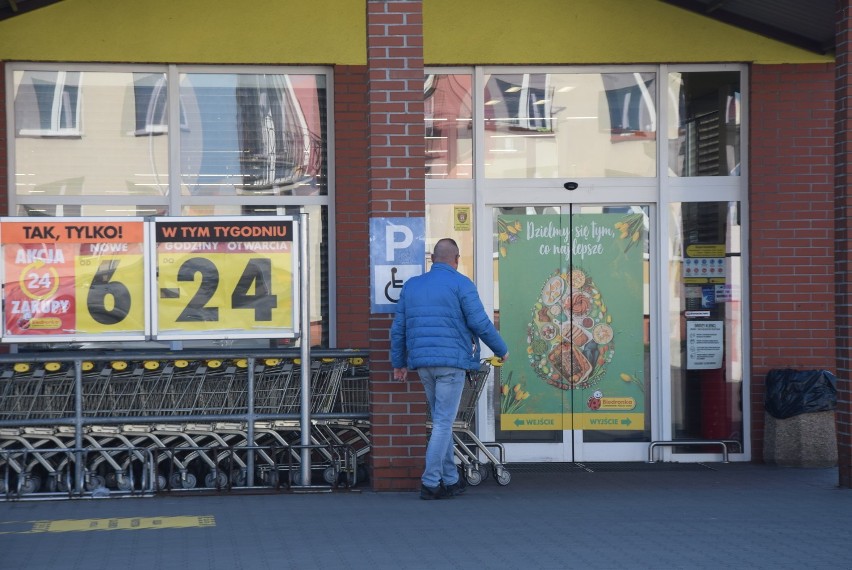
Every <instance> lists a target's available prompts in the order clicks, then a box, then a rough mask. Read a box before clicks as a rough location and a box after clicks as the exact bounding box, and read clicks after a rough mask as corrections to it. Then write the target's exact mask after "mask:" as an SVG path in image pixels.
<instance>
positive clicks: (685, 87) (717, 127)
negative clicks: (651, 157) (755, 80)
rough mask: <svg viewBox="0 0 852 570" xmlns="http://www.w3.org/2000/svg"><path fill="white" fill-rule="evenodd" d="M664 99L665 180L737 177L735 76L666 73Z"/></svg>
mask: <svg viewBox="0 0 852 570" xmlns="http://www.w3.org/2000/svg"><path fill="white" fill-rule="evenodd" d="M668 94H669V95H668V116H669V126H668V129H667V130H668V142H669V176H739V174H740V160H741V157H740V125H741V122H742V103H741V88H740V74H739V72H737V71H717V72H697V71H693V72H676V73H669V77H668Z"/></svg>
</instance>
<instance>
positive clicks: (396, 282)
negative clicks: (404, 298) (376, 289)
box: [385, 267, 402, 303]
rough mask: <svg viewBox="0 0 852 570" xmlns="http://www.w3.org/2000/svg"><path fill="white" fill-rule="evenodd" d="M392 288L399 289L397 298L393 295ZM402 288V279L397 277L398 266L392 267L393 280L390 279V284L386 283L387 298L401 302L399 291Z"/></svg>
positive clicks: (393, 301) (392, 301) (394, 301)
mask: <svg viewBox="0 0 852 570" xmlns="http://www.w3.org/2000/svg"><path fill="white" fill-rule="evenodd" d="M391 289H397V290H398V291H397V293H396V299H394V298H393V297H391V295H390V293H391ZM401 290H402V279H397V278H396V267H391V280H390V281H388V284H387V285H385V299H387V300H388V301H390V302H391V303H397V302H399V293H400V291H401Z"/></svg>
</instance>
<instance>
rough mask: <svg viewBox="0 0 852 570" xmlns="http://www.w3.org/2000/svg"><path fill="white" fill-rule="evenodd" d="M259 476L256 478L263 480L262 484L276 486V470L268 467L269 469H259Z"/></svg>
mask: <svg viewBox="0 0 852 570" xmlns="http://www.w3.org/2000/svg"><path fill="white" fill-rule="evenodd" d="M258 475H259V477H256V479H260V480H261V481H263V483H264V485H266V486H268V487H277V486H278V470H277V469H270V470H269V471H261V472H260V473H258Z"/></svg>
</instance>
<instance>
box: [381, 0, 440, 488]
mask: <svg viewBox="0 0 852 570" xmlns="http://www.w3.org/2000/svg"><path fill="white" fill-rule="evenodd" d="M367 67H368V74H369V79H368V81H369V82H368V85H369V90H368V98H369V187H370V199H369V203H368V204H369V205H368V208H369V216H370V217H383V218H384V217H388V218H390V217H394V218H395V217H423V216H424V214H425V174H426V161H425V158H424V157H425V145H424V139H423V137H424V134H425V130H424V120H423V16H422V3H421V2H420V0H410V1H409V0H405V1H392V0H391V1H386V0H368V2H367ZM391 317H392V315H388V314H377V315H372V316H371V318H370V320H369V326H370V339H369V347H370V374H371V378H370V381H371V387H372V403H371V406H372V407H371V419H372V422H373V423H372V429H373V451H372V453H371V455H372V473H371V477H372V479H371V480H372V485H373V488H374V489H377V490H390V489H415V488H417V487H418V485H419V477H420V475H421V473H422V471H423V454H424V451H425V443H426V430H425V421H426V408H425V400H424V398H423V394H422V388H421V387H420V383H419V382H417V381H416V378H415V379H410V380H409V381H408V382H407V383H400V382H395V381H394V380H393V374H392V369H391V365H390V360H389V358H390V355H389V349H390V341H389V330H390V324H391V320H392V318H391Z"/></svg>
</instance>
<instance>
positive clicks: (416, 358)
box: [391, 263, 509, 370]
mask: <svg viewBox="0 0 852 570" xmlns="http://www.w3.org/2000/svg"><path fill="white" fill-rule="evenodd" d="M479 339H482V340H483V342H485V344H487V345H488V348H490V349H491V350H492V351H494V354H496V355H497V356H505V354H506V353H507V352H508V351H509V349H508V347H507V346H506V343H505V342H504V341H503V339H502V338H501V337H500V333H498V332H497V329H495V328H494V325H493V324H492V323H491V320H490V319H489V318H488V314H487V313H486V312H485V308H484V307H483V306H482V302H481V301H480V300H479V293H477V291H476V286H475V285H474V284H473V281H471V280H470V279H468V278H467V277H465V276H464V275H462V274H461V273H459V272H458V271H456V270H455V269H453V268H452V267H450V266H449V265H447V264H446V263H435V264H433V265H432V268H431V269H430V270H429V272H428V273H425V274H423V275H419V276H417V277H413V278H411V279H409V280H408V281H406V283H405V285H404V286H403V288H402V294H401V295H400V297H399V302H398V303H397V305H396V317H395V318H394V321H393V325H392V326H391V361H392V363H393V367H394V368H409V369H416V368H421V367H423V366H451V367H453V368H464V369H466V370H477V369H479V358H480V356H479Z"/></svg>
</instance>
